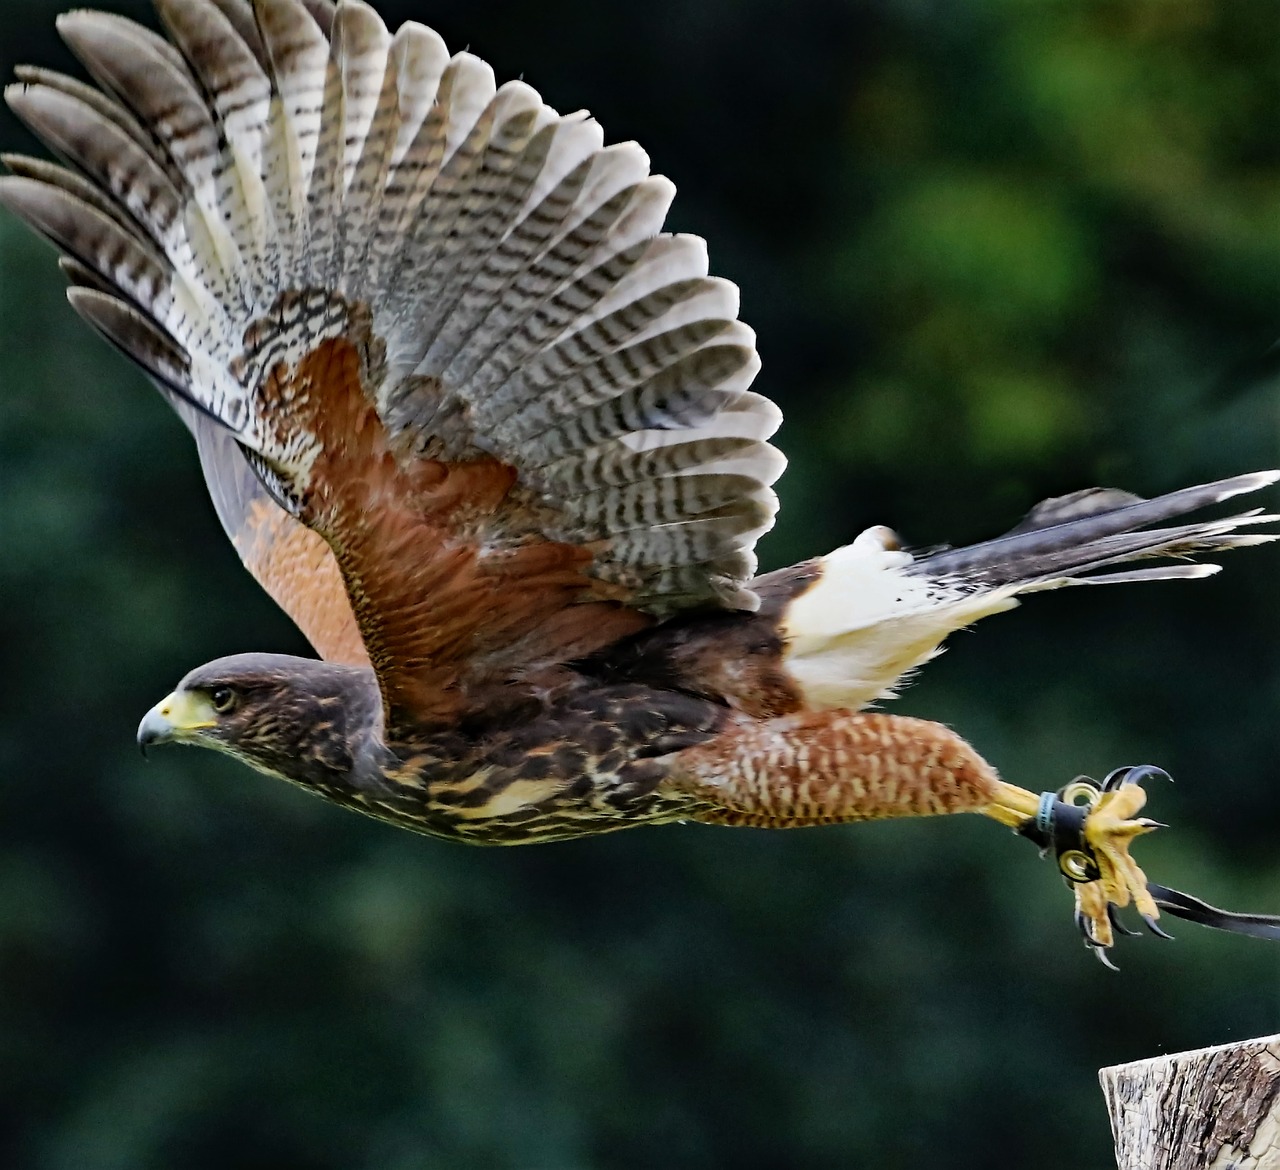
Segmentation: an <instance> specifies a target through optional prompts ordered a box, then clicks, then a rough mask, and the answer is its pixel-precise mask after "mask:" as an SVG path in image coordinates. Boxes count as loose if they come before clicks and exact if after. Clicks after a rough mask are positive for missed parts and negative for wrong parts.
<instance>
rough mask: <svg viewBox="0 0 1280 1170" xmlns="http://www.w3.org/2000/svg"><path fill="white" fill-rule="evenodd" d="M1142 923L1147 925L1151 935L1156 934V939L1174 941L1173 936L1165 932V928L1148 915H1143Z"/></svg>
mask: <svg viewBox="0 0 1280 1170" xmlns="http://www.w3.org/2000/svg"><path fill="white" fill-rule="evenodd" d="M1142 921H1143V922H1145V923H1146V924H1147V929H1148V930H1149V931H1151V933H1152V934H1154V935H1155V936H1156V938H1167V939H1169V941H1170V942H1172V941H1173V935H1171V934H1170V933H1169V932H1168V931H1167V930H1165V929H1164V927H1162V926H1161V925H1160V923H1158V922H1157V921H1156V920H1155V919H1154V918H1150V917H1148V916H1147V915H1146V914H1144V915H1142Z"/></svg>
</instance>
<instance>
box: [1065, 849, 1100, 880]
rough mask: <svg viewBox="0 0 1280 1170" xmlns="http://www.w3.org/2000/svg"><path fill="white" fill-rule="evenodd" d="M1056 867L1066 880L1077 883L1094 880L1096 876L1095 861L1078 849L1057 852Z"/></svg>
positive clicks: (1096, 867)
mask: <svg viewBox="0 0 1280 1170" xmlns="http://www.w3.org/2000/svg"><path fill="white" fill-rule="evenodd" d="M1058 868H1059V869H1060V870H1061V871H1062V876H1063V877H1064V878H1066V879H1067V881H1069V882H1075V883H1076V884H1077V885H1079V884H1081V883H1084V882H1091V881H1094V880H1095V879H1096V878H1097V876H1098V866H1097V863H1096V862H1095V861H1094V860H1093V858H1091V857H1090V856H1089V855H1088V854H1087V853H1085V852H1084V851H1083V850H1080V849H1066V850H1064V851H1063V852H1062V853H1059V854H1058Z"/></svg>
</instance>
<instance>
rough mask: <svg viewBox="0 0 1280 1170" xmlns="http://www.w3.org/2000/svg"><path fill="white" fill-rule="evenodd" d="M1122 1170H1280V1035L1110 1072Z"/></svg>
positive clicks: (1105, 1087)
mask: <svg viewBox="0 0 1280 1170" xmlns="http://www.w3.org/2000/svg"><path fill="white" fill-rule="evenodd" d="M1098 1079H1099V1080H1100V1081H1101V1082H1102V1091H1103V1093H1105V1094H1106V1098H1107V1108H1108V1110H1109V1111H1110V1113H1111V1132H1112V1134H1113V1135H1114V1136H1115V1139H1116V1163H1117V1165H1118V1166H1119V1170H1280V1036H1267V1037H1264V1038H1262V1039H1259V1040H1242V1041H1241V1042H1240V1043H1239V1044H1224V1045H1222V1047H1220V1048H1201V1049H1200V1050H1199V1051H1197V1052H1179V1053H1175V1054H1174V1055H1172V1056H1157V1057H1154V1058H1153V1059H1151V1060H1138V1061H1134V1063H1133V1064H1117V1065H1115V1066H1114V1067H1113V1068H1104V1069H1103V1070H1102V1071H1101V1072H1100V1073H1099V1074H1098Z"/></svg>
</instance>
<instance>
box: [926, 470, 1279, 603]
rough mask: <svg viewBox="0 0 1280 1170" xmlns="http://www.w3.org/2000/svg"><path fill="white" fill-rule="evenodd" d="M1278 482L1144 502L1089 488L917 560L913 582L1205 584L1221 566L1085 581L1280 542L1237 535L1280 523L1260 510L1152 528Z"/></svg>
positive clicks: (1226, 483)
mask: <svg viewBox="0 0 1280 1170" xmlns="http://www.w3.org/2000/svg"><path fill="white" fill-rule="evenodd" d="M1278 479H1280V471H1259V472H1255V473H1253V474H1250V475H1237V476H1235V477H1233V478H1232V479H1222V480H1218V481H1217V482H1216V483H1208V484H1202V485H1200V486H1199V487H1191V488H1183V489H1182V490H1181V491H1177V492H1170V493H1169V494H1168V495H1164V496H1157V497H1156V498H1155V499H1154V500H1145V499H1143V498H1142V497H1141V496H1134V495H1130V494H1129V493H1128V492H1122V491H1117V490H1115V489H1114V488H1090V489H1088V490H1086V491H1081V492H1074V493H1072V494H1071V495H1068V496H1057V497H1055V498H1054V499H1051V500H1045V501H1044V502H1043V503H1041V504H1037V505H1036V506H1035V507H1034V508H1033V509H1032V510H1031V511H1030V512H1029V513H1028V514H1027V516H1026V517H1025V519H1023V520H1022V521H1021V523H1019V524H1018V525H1017V526H1016V527H1015V528H1013V529H1011V530H1010V531H1009V532H1007V533H1005V534H1004V535H1003V536H998V537H996V538H995V539H994V540H986V541H983V542H982V543H981V544H974V545H970V546H969V547H967V548H959V549H944V550H941V551H939V552H935V553H931V554H928V555H925V556H922V557H920V559H918V560H917V561H916V562H915V564H913V565H912V566H911V568H910V569H909V570H908V571H909V572H910V573H912V574H913V575H916V574H918V575H923V576H929V577H934V578H945V579H950V580H956V581H963V582H973V583H974V584H983V585H988V586H997V587H998V586H1002V585H1025V586H1026V587H1027V588H1028V589H1034V588H1037V587H1039V588H1049V587H1052V586H1055V585H1067V584H1075V583H1077V581H1079V583H1081V584H1089V583H1097V584H1104V583H1106V584H1113V583H1120V582H1128V581H1157V580H1169V579H1177V578H1189V577H1203V576H1208V575H1209V574H1211V573H1215V572H1217V569H1218V567H1217V566H1216V565H1164V566H1159V567H1154V568H1147V569H1135V570H1129V571H1126V572H1120V573H1104V574H1101V575H1100V576H1097V577H1092V578H1083V579H1081V577H1080V575H1081V574H1087V573H1093V572H1096V571H1097V570H1099V569H1104V568H1107V567H1109V566H1111V565H1119V564H1124V563H1126V562H1129V561H1134V560H1142V559H1145V558H1148V557H1188V556H1192V555H1194V554H1197V553H1206V552H1207V553H1215V552H1221V551H1225V550H1226V549H1230V548H1239V547H1242V546H1245V545H1250V544H1264V543H1266V542H1267V541H1271V540H1276V539H1280V534H1272V533H1241V532H1237V531H1236V530H1237V529H1238V528H1242V527H1245V526H1247V525H1254V524H1264V523H1270V522H1272V521H1274V520H1276V519H1280V517H1276V516H1272V515H1264V514H1263V513H1262V511H1261V509H1254V510H1253V511H1250V512H1243V513H1240V514H1238V515H1235V516H1227V517H1224V518H1223V519H1220V520H1205V521H1200V522H1197V523H1191V524H1178V525H1169V526H1166V527H1163V528H1152V527H1150V526H1151V525H1153V524H1159V523H1160V522H1161V521H1163V520H1170V519H1172V518H1173V517H1175V516H1182V515H1185V514H1186V513H1188V512H1195V511H1198V510H1199V509H1201V508H1205V507H1208V506H1209V505H1210V504H1216V503H1219V502H1220V501H1222V500H1226V499H1230V498H1231V497H1232V496H1238V495H1241V494H1243V493H1246V492H1254V491H1258V490H1259V489H1260V488H1263V487H1266V486H1267V485H1268V484H1271V483H1275V482H1276V480H1278Z"/></svg>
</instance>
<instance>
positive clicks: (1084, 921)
mask: <svg viewBox="0 0 1280 1170" xmlns="http://www.w3.org/2000/svg"><path fill="white" fill-rule="evenodd" d="M1075 918H1076V929H1077V930H1078V931H1079V932H1080V933H1081V934H1082V935H1083V936H1084V945H1085V946H1087V947H1100V946H1102V943H1100V942H1099V941H1098V936H1097V935H1095V934H1094V933H1093V929H1092V926H1091V924H1090V922H1089V919H1088V918H1086V917H1085V915H1084V913H1083V912H1082V911H1080V910H1077V911H1076V914H1075Z"/></svg>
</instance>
